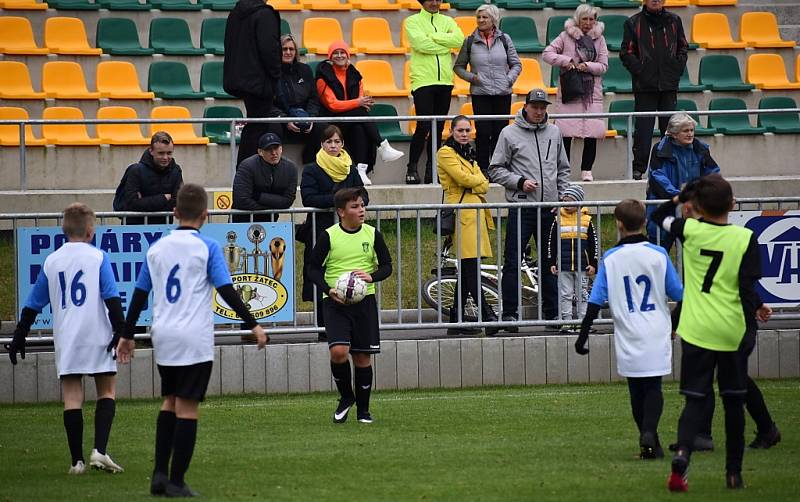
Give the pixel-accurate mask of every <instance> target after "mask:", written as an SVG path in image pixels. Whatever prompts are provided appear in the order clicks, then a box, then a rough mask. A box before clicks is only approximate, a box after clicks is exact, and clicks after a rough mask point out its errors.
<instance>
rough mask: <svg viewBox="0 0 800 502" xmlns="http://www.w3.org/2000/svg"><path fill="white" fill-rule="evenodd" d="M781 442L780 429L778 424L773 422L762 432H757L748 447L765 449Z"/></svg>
mask: <svg viewBox="0 0 800 502" xmlns="http://www.w3.org/2000/svg"><path fill="white" fill-rule="evenodd" d="M780 442H781V431H779V430H778V426H777V425H775V423H774V422H773V424H772V428H771V429H770V430H768V431H767V432H765V433H764V434H762V433H760V432H757V433H756V438H755V439H754V440H753V442H752V443H750V448H756V449H762V450H767V449H769V448H772V447H773V446H775V445H776V444H778V443H780Z"/></svg>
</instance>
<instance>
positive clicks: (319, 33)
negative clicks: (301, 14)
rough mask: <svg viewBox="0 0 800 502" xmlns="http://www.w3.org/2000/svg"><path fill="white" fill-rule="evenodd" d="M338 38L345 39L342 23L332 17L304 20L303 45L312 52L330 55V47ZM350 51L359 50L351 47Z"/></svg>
mask: <svg viewBox="0 0 800 502" xmlns="http://www.w3.org/2000/svg"><path fill="white" fill-rule="evenodd" d="M336 40H344V35H343V34H342V25H340V24H339V21H338V20H337V19H334V18H332V17H308V18H306V19H305V20H304V21H303V47H305V48H306V49H307V50H308V52H310V53H312V54H323V55H325V56H327V55H328V47H329V46H330V45H331V43H332V42H335V41H336ZM350 52H351V54H352V53H355V52H357V51H356V50H355V48H353V47H351V48H350Z"/></svg>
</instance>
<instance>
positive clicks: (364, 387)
mask: <svg viewBox="0 0 800 502" xmlns="http://www.w3.org/2000/svg"><path fill="white" fill-rule="evenodd" d="M355 373H356V374H355V380H356V408H358V414H359V415H365V414H367V413H369V395H370V392H372V366H367V367H366V368H359V367H358V366H356V371H355Z"/></svg>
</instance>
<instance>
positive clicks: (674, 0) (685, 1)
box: [664, 0, 689, 7]
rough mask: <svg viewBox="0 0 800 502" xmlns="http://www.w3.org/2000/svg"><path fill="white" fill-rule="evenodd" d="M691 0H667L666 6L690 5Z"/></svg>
mask: <svg viewBox="0 0 800 502" xmlns="http://www.w3.org/2000/svg"><path fill="white" fill-rule="evenodd" d="M688 6H689V0H667V1H666V2H664V7H688Z"/></svg>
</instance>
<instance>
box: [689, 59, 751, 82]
mask: <svg viewBox="0 0 800 502" xmlns="http://www.w3.org/2000/svg"><path fill="white" fill-rule="evenodd" d="M700 83H701V84H706V85H709V86H710V87H711V90H712V91H749V90H751V89H754V88H755V86H754V85H752V84H746V83H744V81H743V80H742V72H741V71H740V70H739V61H737V59H736V57H735V56H730V55H727V54H711V55H706V56H703V57H702V58H701V59H700Z"/></svg>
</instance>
